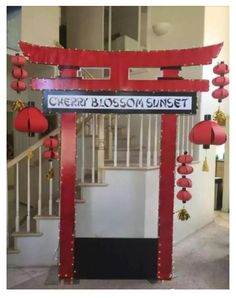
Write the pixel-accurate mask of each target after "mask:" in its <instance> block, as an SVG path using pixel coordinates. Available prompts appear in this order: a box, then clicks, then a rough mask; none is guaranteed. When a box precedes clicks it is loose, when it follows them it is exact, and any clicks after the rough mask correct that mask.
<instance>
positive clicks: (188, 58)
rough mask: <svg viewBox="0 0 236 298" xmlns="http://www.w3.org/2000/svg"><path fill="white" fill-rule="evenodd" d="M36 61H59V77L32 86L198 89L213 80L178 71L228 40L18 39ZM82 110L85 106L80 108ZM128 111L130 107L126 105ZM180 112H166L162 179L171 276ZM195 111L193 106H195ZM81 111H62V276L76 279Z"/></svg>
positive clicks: (162, 272)
mask: <svg viewBox="0 0 236 298" xmlns="http://www.w3.org/2000/svg"><path fill="white" fill-rule="evenodd" d="M19 45H20V48H21V50H22V52H23V54H24V55H25V56H27V57H28V58H29V60H30V62H32V63H39V64H49V65H57V66H58V67H59V70H60V77H59V78H52V79H39V78H33V79H32V82H31V84H32V89H33V90H64V91H65V90H67V91H68V90H70V91H72V90H77V91H78V90H81V91H84V92H87V93H89V91H109V92H112V91H113V92H114V91H116V92H117V91H118V92H119V91H122V92H123V93H124V92H127V91H136V93H137V91H142V93H145V92H147V93H148V92H149V93H150V92H159V93H163V92H167V93H168V92H171V93H172V94H173V93H176V94H177V93H178V92H182V93H185V92H192V93H193V92H198V91H201V92H203V91H208V90H209V81H208V80H189V79H183V78H182V77H180V76H179V72H180V70H181V67H183V66H194V65H206V64H211V63H212V59H213V58H216V57H217V55H218V54H219V52H220V50H221V47H222V45H223V43H220V44H216V45H212V46H207V47H201V48H193V49H181V50H167V51H149V52H146V51H145V52H140V51H127V52H124V51H123V52H122V51H119V52H107V51H87V50H73V49H63V48H52V47H45V46H38V45H32V44H29V43H26V42H22V41H21V42H20V43H19ZM80 67H103V68H110V69H111V77H110V79H108V80H104V79H94V80H91V79H89V80H88V79H83V80H81V79H79V78H78V77H77V71H78V69H80ZM145 67H152V68H160V69H161V70H162V71H163V77H161V78H158V79H157V80H129V78H128V70H129V68H145ZM80 112H83V111H80ZM126 112H127V111H126ZM177 113H178V112H176V111H175V112H174V113H173V112H172V114H165V113H164V112H162V114H163V115H162V121H161V157H160V181H159V189H160V190H159V219H158V223H157V224H158V232H159V240H158V251H157V273H156V278H157V279H161V280H167V279H171V277H172V242H173V205H174V186H175V174H174V172H175V152H176V120H177V115H176V114H177ZM190 113H191V111H190ZM75 164H76V113H75V112H71V111H70V112H63V113H62V115H61V174H60V175H61V176H60V177H61V180H60V181H61V199H60V204H61V207H60V208H61V218H60V261H59V274H58V276H59V279H61V280H63V279H64V280H69V281H71V280H73V276H74V272H73V271H74V220H75V218H74V217H75V215H74V213H75V212H74V211H75V207H74V199H75V198H74V196H75V171H76V166H75Z"/></svg>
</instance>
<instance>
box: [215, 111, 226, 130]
mask: <svg viewBox="0 0 236 298" xmlns="http://www.w3.org/2000/svg"><path fill="white" fill-rule="evenodd" d="M213 120H215V121H216V122H217V123H218V124H219V125H220V126H225V124H226V116H225V114H224V113H223V112H222V111H221V110H220V107H219V109H218V110H217V111H216V112H215V113H214V115H213Z"/></svg>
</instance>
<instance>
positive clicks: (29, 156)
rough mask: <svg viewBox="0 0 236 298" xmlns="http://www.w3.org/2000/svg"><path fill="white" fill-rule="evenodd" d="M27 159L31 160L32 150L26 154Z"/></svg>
mask: <svg viewBox="0 0 236 298" xmlns="http://www.w3.org/2000/svg"><path fill="white" fill-rule="evenodd" d="M27 157H28V160H31V159H32V158H33V157H34V153H33V151H32V149H30V150H29V151H28V153H27Z"/></svg>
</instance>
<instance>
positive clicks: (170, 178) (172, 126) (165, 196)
mask: <svg viewBox="0 0 236 298" xmlns="http://www.w3.org/2000/svg"><path fill="white" fill-rule="evenodd" d="M176 124H177V116H176V115H174V114H173V115H162V123H161V160H160V184H159V222H158V233H159V241H158V253H157V258H158V259H157V279H161V280H167V279H171V278H172V244H173V209H174V186H175V151H176Z"/></svg>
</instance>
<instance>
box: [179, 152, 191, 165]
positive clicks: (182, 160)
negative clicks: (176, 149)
mask: <svg viewBox="0 0 236 298" xmlns="http://www.w3.org/2000/svg"><path fill="white" fill-rule="evenodd" d="M177 161H178V162H179V163H191V162H192V161H193V158H192V156H191V155H189V154H187V152H185V153H184V154H182V155H179V156H178V157H177Z"/></svg>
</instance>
